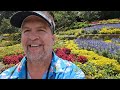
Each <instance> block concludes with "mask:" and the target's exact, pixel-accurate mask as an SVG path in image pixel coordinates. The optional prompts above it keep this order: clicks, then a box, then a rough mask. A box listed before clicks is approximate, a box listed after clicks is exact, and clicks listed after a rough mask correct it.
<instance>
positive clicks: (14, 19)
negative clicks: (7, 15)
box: [10, 11, 50, 28]
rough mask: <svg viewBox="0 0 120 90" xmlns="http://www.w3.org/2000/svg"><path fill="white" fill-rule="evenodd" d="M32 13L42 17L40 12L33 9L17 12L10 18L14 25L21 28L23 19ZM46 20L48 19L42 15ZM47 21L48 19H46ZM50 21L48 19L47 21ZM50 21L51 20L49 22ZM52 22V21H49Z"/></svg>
mask: <svg viewBox="0 0 120 90" xmlns="http://www.w3.org/2000/svg"><path fill="white" fill-rule="evenodd" d="M30 15H36V16H40V17H42V16H41V15H40V14H38V13H36V12H33V11H20V12H17V13H16V14H14V15H13V16H12V17H11V19H10V23H11V25H12V26H15V27H18V28H20V27H21V24H22V22H23V20H24V19H25V18H26V17H28V16H30ZM42 18H43V19H44V20H46V19H45V18H44V17H42ZM46 21H47V20H46ZM47 22H48V21H47ZM48 23H49V22H48ZM49 24H50V23H49Z"/></svg>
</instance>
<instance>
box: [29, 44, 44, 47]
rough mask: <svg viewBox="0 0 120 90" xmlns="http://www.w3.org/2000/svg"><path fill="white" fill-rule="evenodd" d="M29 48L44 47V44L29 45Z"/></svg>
mask: <svg viewBox="0 0 120 90" xmlns="http://www.w3.org/2000/svg"><path fill="white" fill-rule="evenodd" d="M28 46H29V47H40V46H42V44H30V45H28Z"/></svg>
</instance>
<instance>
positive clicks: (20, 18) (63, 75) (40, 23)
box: [0, 11, 85, 79]
mask: <svg viewBox="0 0 120 90" xmlns="http://www.w3.org/2000/svg"><path fill="white" fill-rule="evenodd" d="M10 23H11V25H13V26H15V27H18V28H21V32H22V35H21V43H22V46H23V49H24V52H25V57H24V58H23V59H22V60H21V62H20V63H18V64H17V65H15V66H13V67H11V68H9V69H7V70H5V71H3V72H2V73H1V74H0V78H1V79H84V78H85V75H84V73H83V72H82V70H81V69H80V68H78V67H77V66H76V65H75V64H73V63H72V62H69V61H67V60H63V59H61V58H59V57H58V56H56V54H55V53H54V51H53V49H52V48H53V45H54V40H55V36H54V34H53V32H54V30H55V23H54V19H53V17H52V15H51V14H50V13H49V12H48V11H20V12H17V13H16V14H14V15H13V16H12V17H11V20H10Z"/></svg>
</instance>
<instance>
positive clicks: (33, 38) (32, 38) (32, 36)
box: [29, 33, 39, 40]
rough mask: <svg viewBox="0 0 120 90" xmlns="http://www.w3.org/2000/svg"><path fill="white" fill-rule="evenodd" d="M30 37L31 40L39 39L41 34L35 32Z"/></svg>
mask: <svg viewBox="0 0 120 90" xmlns="http://www.w3.org/2000/svg"><path fill="white" fill-rule="evenodd" d="M29 39H30V40H37V39H39V36H38V35H37V34H35V33H31V35H30V36H29Z"/></svg>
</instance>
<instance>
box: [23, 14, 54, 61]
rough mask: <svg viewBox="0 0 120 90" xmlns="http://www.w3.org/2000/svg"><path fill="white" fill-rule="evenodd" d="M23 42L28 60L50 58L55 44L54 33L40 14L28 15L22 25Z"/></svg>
mask: <svg viewBox="0 0 120 90" xmlns="http://www.w3.org/2000/svg"><path fill="white" fill-rule="evenodd" d="M21 29H22V37H21V42H22V46H23V49H24V51H25V54H26V55H27V59H28V60H32V61H33V60H42V59H44V58H49V56H50V55H51V52H52V46H53V45H54V35H53V34H52V33H51V29H50V27H49V24H48V23H47V22H46V21H45V20H43V19H42V18H40V17H38V16H34V15H31V16H29V17H27V18H26V19H25V20H24V21H23V23H22V26H21Z"/></svg>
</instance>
